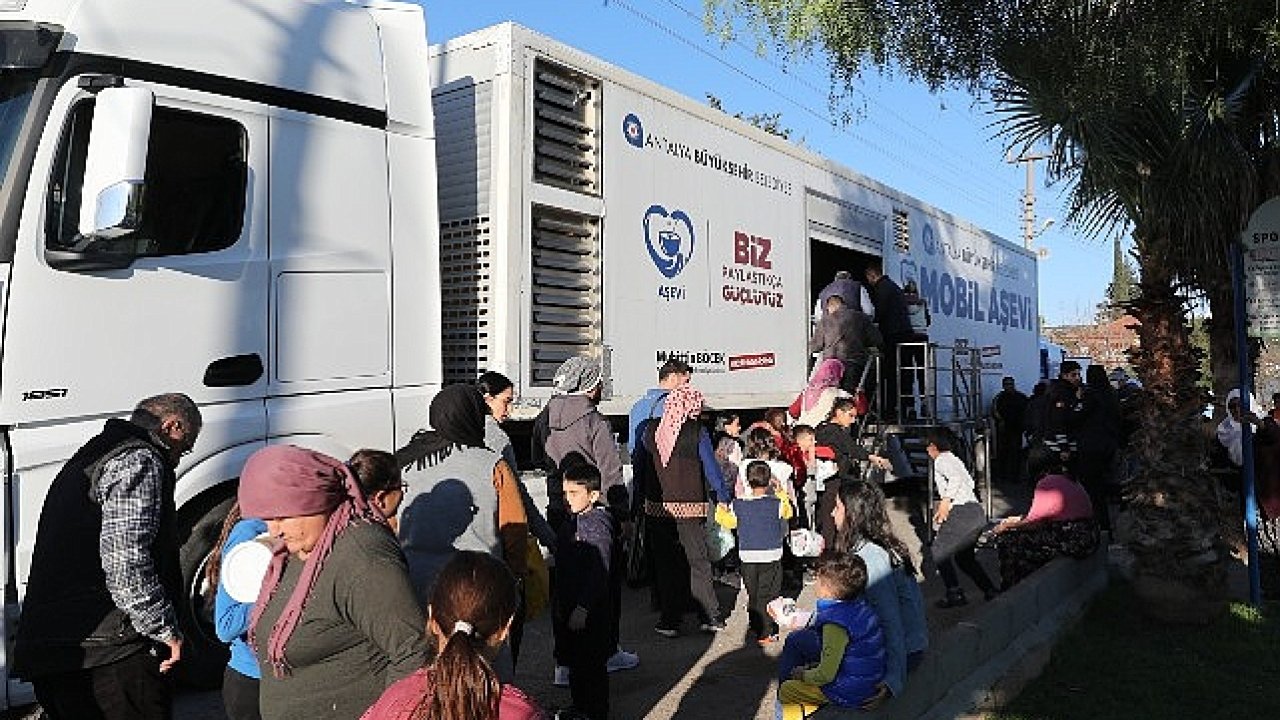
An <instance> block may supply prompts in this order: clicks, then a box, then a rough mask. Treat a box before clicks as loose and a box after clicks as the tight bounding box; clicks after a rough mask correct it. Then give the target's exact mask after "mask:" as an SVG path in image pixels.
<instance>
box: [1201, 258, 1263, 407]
mask: <svg viewBox="0 0 1280 720" xmlns="http://www.w3.org/2000/svg"><path fill="white" fill-rule="evenodd" d="M1206 295H1208V297H1209V315H1210V317H1209V318H1208V319H1206V320H1205V324H1206V325H1207V326H1208V330H1209V372H1211V373H1212V375H1213V377H1212V380H1213V395H1214V397H1216V398H1218V401H1219V402H1221V401H1222V400H1223V399H1224V398H1226V397H1227V393H1228V392H1230V391H1231V389H1232V388H1235V387H1239V385H1240V365H1239V363H1238V362H1237V361H1236V322H1235V317H1236V307H1235V293H1234V292H1233V291H1232V288H1231V275H1230V273H1228V274H1227V276H1226V278H1225V280H1224V281H1223V282H1221V283H1217V284H1213V285H1211V286H1210V287H1208V288H1207V289H1206ZM1253 410H1254V412H1259V413H1260V412H1261V408H1254V409H1253Z"/></svg>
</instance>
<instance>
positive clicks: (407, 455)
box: [396, 384, 489, 469]
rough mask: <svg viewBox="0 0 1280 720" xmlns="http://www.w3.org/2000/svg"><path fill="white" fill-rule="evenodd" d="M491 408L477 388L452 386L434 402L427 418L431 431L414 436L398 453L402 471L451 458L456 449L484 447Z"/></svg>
mask: <svg viewBox="0 0 1280 720" xmlns="http://www.w3.org/2000/svg"><path fill="white" fill-rule="evenodd" d="M488 414H489V406H487V405H485V403H484V396H483V395H481V394H480V391H479V390H477V389H476V387H475V386H474V385H464V384H458V385H450V386H448V387H446V388H444V389H443V390H441V391H440V392H439V393H436V396H435V397H434V398H432V400H431V409H430V410H429V411H428V414H427V418H428V420H430V421H431V428H432V429H431V430H419V431H418V432H416V433H414V435H413V439H411V440H410V441H409V444H408V445H405V446H404V447H402V448H400V449H399V450H397V451H396V462H397V463H398V464H399V465H400V467H402V468H407V467H409V466H410V465H413V464H415V463H416V464H417V466H418V468H419V469H422V468H424V467H426V466H428V465H435V464H436V463H438V462H440V461H442V460H444V459H445V458H447V457H449V454H450V453H452V452H453V449H454V448H455V447H484V419H485V416H486V415H488Z"/></svg>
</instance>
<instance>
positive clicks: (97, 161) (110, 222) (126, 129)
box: [80, 87, 155, 240]
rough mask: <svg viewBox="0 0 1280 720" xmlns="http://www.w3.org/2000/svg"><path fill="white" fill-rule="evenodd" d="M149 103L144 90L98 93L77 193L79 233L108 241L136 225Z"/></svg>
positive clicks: (147, 141) (150, 98) (151, 102)
mask: <svg viewBox="0 0 1280 720" xmlns="http://www.w3.org/2000/svg"><path fill="white" fill-rule="evenodd" d="M154 107H155V95H153V94H152V93H151V91H150V90H144V89H142V88H129V87H120V88H107V89H105V90H102V91H101V92H99V93H98V97H97V99H96V100H95V102H94V109H93V128H92V130H91V131H90V133H89V149H88V156H87V157H86V159H85V168H84V187H83V189H82V190H81V193H80V196H81V197H82V198H84V200H83V201H82V203H81V206H80V234H81V235H82V236H84V237H86V238H90V237H92V238H99V239H108V240H109V239H110V238H114V237H119V236H121V235H124V234H126V233H130V232H133V231H134V230H137V229H138V227H139V224H140V222H141V220H142V200H143V187H144V186H143V180H144V177H145V175H146V171H147V147H148V145H149V144H150V140H151V111H152V108H154Z"/></svg>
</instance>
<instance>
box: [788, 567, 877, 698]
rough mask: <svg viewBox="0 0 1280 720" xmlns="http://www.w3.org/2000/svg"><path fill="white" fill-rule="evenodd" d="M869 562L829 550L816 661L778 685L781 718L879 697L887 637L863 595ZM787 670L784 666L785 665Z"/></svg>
mask: <svg viewBox="0 0 1280 720" xmlns="http://www.w3.org/2000/svg"><path fill="white" fill-rule="evenodd" d="M866 588H867V566H866V564H864V563H863V561H862V558H860V557H858V556H857V555H852V554H848V553H833V552H827V553H824V554H823V556H822V561H821V563H820V564H819V565H818V579H817V582H816V584H815V590H816V592H817V596H818V607H817V612H816V613H815V614H814V617H813V628H814V629H816V630H817V631H818V633H820V637H821V645H820V647H819V648H818V652H817V653H816V655H810V656H809V657H806V658H805V659H806V660H809V661H811V662H813V661H816V664H813V665H808V666H803V665H802V666H797V667H794V668H792V669H791V670H790V671H789V673H788V675H789V677H787V678H784V679H783V680H782V685H781V686H780V687H779V688H778V713H777V717H778V718H781V720H792V719H793V718H797V719H798V718H803V717H805V716H807V715H808V714H810V713H812V712H813V711H814V710H816V709H817V708H818V706H821V705H825V704H827V703H831V704H834V705H836V706H838V707H844V708H857V707H863V706H864V704H865V703H867V702H868V701H874V699H875V698H876V697H877V686H879V684H880V682H881V680H883V678H884V671H885V652H884V636H883V634H882V633H881V631H880V621H879V619H877V618H876V613H875V611H874V610H872V609H871V606H870V605H869V604H867V601H866V600H864V599H863V598H862V597H861V595H862V594H863V592H864V591H865V590H866ZM784 670H785V668H784Z"/></svg>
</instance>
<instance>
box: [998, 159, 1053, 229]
mask: <svg viewBox="0 0 1280 720" xmlns="http://www.w3.org/2000/svg"><path fill="white" fill-rule="evenodd" d="M1048 157H1049V156H1048V155H1045V154H1043V153H1037V154H1034V155H1031V154H1024V155H1021V156H1020V157H1017V158H1012V159H1009V162H1015V163H1023V164H1025V165H1026V166H1027V188H1026V190H1025V191H1023V193H1022V245H1023V247H1025V248H1026V249H1028V250H1030V249H1031V243H1032V241H1034V240H1035V239H1036V236H1037V235H1039V234H1040V233H1042V232H1044V231H1045V230H1047V229H1049V225H1051V224H1053V220H1052V219H1050V220H1049V221H1047V222H1046V223H1045V225H1044V227H1042V228H1040V229H1039V230H1037V229H1036V161H1037V160H1045V159H1047V158H1048Z"/></svg>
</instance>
